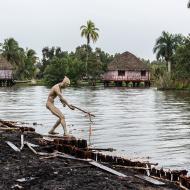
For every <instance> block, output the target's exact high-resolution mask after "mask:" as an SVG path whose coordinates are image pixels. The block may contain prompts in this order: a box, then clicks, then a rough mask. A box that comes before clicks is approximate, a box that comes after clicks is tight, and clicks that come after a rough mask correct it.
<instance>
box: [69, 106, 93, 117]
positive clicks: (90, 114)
mask: <svg viewBox="0 0 190 190" xmlns="http://www.w3.org/2000/svg"><path fill="white" fill-rule="evenodd" d="M73 107H74V108H75V109H77V110H80V111H82V112H83V113H86V114H88V115H89V116H93V117H95V115H94V114H92V113H90V112H87V111H85V110H83V109H81V108H79V107H77V106H73Z"/></svg>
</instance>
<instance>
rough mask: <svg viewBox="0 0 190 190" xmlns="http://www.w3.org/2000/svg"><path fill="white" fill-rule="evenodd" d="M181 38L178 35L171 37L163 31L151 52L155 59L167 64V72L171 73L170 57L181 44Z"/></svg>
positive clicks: (171, 35)
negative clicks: (154, 54)
mask: <svg viewBox="0 0 190 190" xmlns="http://www.w3.org/2000/svg"><path fill="white" fill-rule="evenodd" d="M182 40H183V38H182V36H181V35H179V34H176V35H173V34H170V33H168V32H165V31H163V32H162V35H161V36H160V37H159V38H158V39H157V40H156V43H155V46H154V48H153V52H154V53H156V58H157V59H160V58H163V59H165V61H166V62H167V64H168V72H169V73H170V72H171V62H172V57H173V55H174V53H175V51H176V49H177V47H178V46H179V45H180V44H181V43H182Z"/></svg>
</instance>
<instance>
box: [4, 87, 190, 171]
mask: <svg viewBox="0 0 190 190" xmlns="http://www.w3.org/2000/svg"><path fill="white" fill-rule="evenodd" d="M48 92H49V89H48V88H46V87H43V86H35V87H34V86H31V87H14V88H0V97H1V98H0V108H1V109H0V118H2V119H7V120H17V121H25V122H30V123H33V122H37V123H41V124H43V125H38V126H36V130H37V132H40V133H47V131H48V130H49V129H50V127H51V126H52V125H53V124H54V123H55V122H56V118H55V117H54V116H53V115H51V113H50V112H49V111H48V110H47V109H46V108H45V103H46V98H47V95H48ZM64 95H65V97H66V98H67V99H68V101H70V102H71V103H73V104H74V105H76V106H78V107H81V108H83V109H87V110H89V111H91V112H92V113H94V114H95V115H96V117H95V118H94V119H93V120H94V124H92V125H91V126H90V123H89V120H88V117H85V116H84V114H83V113H82V112H80V111H77V110H75V111H71V110H70V109H68V108H63V107H62V106H61V105H60V104H59V101H58V100H57V101H56V102H55V104H56V106H57V107H59V108H60V109H61V110H62V111H63V113H64V114H65V115H66V121H67V123H68V125H69V127H70V130H71V132H72V134H73V135H76V136H78V137H80V138H85V139H89V143H91V144H93V145H94V146H96V147H102V148H107V147H112V148H114V149H117V150H118V151H120V152H123V153H126V154H127V155H131V156H134V157H148V156H150V159H151V161H156V162H157V161H158V162H159V164H160V165H163V166H165V167H173V168H176V169H178V168H189V169H190V161H189V160H190V140H189V135H190V125H189V124H190V119H189V118H190V106H189V105H190V93H189V92H188V91H184V92H181V91H180V92H179V91H175V92H173V91H165V92H161V91H157V90H156V89H126V88H106V89H104V87H99V88H92V89H91V88H68V89H66V90H65V91H64ZM90 127H91V128H90ZM58 131H59V132H60V133H62V132H63V131H62V128H61V127H60V128H58Z"/></svg>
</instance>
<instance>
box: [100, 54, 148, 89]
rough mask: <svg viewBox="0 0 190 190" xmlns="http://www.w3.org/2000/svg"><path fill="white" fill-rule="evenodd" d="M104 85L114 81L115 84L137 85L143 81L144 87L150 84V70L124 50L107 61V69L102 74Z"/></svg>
mask: <svg viewBox="0 0 190 190" xmlns="http://www.w3.org/2000/svg"><path fill="white" fill-rule="evenodd" d="M103 81H104V85H105V86H109V84H110V83H111V82H114V84H115V86H122V85H123V83H124V84H125V86H129V83H130V84H131V86H132V87H139V86H140V83H143V84H144V86H145V87H149V86H150V72H149V68H148V66H147V65H146V64H144V63H143V62H142V61H141V60H140V59H138V58H137V57H136V56H135V55H133V54H132V53H130V52H124V53H122V54H120V55H118V56H116V57H115V58H114V60H113V61H112V62H111V63H109V65H108V71H107V72H106V73H105V74H104V76H103Z"/></svg>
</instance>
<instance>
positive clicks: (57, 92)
mask: <svg viewBox="0 0 190 190" xmlns="http://www.w3.org/2000/svg"><path fill="white" fill-rule="evenodd" d="M69 85H70V80H69V78H67V77H66V76H65V77H64V79H63V81H62V82H60V83H58V84H56V85H54V86H53V87H52V88H51V90H50V93H49V95H48V99H47V103H46V107H47V109H49V110H50V111H51V112H52V114H54V115H55V116H57V117H58V118H59V119H58V120H57V122H56V123H55V125H54V126H53V127H52V129H51V130H50V131H49V134H56V133H55V132H54V131H55V129H56V128H57V127H58V125H59V124H61V125H62V127H63V130H64V135H65V136H68V135H69V132H68V130H67V126H66V122H65V116H64V115H63V114H62V113H61V111H60V110H59V109H58V108H56V107H55V106H54V99H55V98H56V97H57V96H58V97H59V99H60V101H61V103H62V104H63V106H64V107H65V106H66V105H67V106H68V107H69V108H70V109H72V110H74V109H75V108H74V107H73V105H71V104H69V103H68V102H67V101H66V100H65V99H64V98H63V96H62V94H61V92H62V88H66V87H67V86H69Z"/></svg>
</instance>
